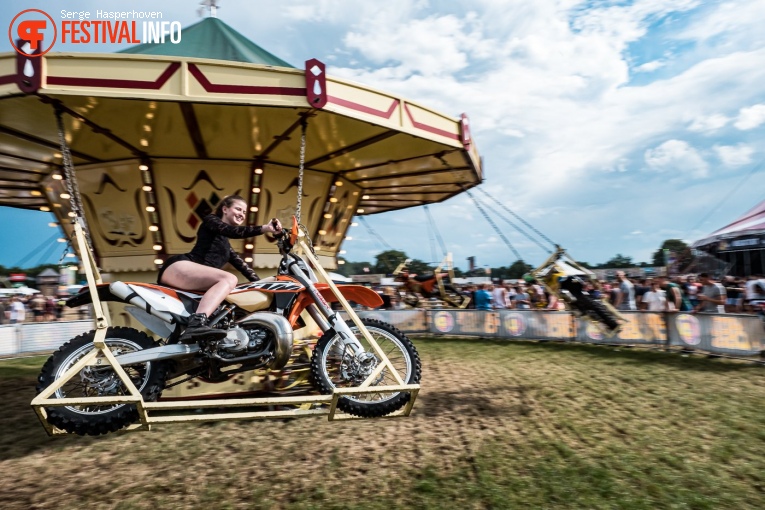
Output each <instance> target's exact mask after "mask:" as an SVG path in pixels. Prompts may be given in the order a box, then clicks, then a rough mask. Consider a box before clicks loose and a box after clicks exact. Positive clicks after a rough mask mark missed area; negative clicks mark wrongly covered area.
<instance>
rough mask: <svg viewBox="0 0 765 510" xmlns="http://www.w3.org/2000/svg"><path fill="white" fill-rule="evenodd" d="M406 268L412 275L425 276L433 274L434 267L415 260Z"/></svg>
mask: <svg viewBox="0 0 765 510" xmlns="http://www.w3.org/2000/svg"><path fill="white" fill-rule="evenodd" d="M406 267H407V269H409V272H410V273H414V274H425V273H432V272H433V266H431V265H429V264H428V263H427V262H423V261H422V260H420V259H413V260H412V261H411V262H410V263H409V264H407V266H406ZM394 269H395V268H394Z"/></svg>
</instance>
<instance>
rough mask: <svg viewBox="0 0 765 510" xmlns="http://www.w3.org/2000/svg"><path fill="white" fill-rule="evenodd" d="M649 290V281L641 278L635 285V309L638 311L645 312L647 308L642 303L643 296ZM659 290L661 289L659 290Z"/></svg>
mask: <svg viewBox="0 0 765 510" xmlns="http://www.w3.org/2000/svg"><path fill="white" fill-rule="evenodd" d="M649 290H651V279H650V278H641V279H640V280H638V283H637V285H635V307H636V308H637V309H638V310H647V309H648V306H647V305H646V304H645V303H643V294H645V293H646V292H648V291H649ZM660 290H661V289H660Z"/></svg>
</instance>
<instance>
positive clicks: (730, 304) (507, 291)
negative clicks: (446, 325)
mask: <svg viewBox="0 0 765 510" xmlns="http://www.w3.org/2000/svg"><path fill="white" fill-rule="evenodd" d="M585 290H586V291H587V292H588V293H589V294H590V295H591V296H592V297H594V298H595V299H599V300H602V301H606V302H608V303H610V304H611V305H613V306H614V307H615V308H616V309H617V310H625V311H628V310H635V311H651V312H657V311H684V312H692V313H695V312H706V313H754V312H756V311H757V310H756V307H757V306H758V305H759V304H765V278H764V277H763V276H762V275H751V276H749V277H748V278H739V277H733V276H726V277H724V278H723V279H722V281H717V280H715V279H714V278H712V277H711V276H710V275H709V274H707V273H701V274H698V275H685V276H675V277H672V278H670V277H666V276H660V277H656V278H641V279H633V278H630V277H629V276H628V275H626V274H625V273H624V272H621V271H620V272H618V273H617V274H616V281H614V282H609V281H599V282H597V285H596V284H595V283H593V282H590V281H588V282H586V287H585ZM462 292H463V294H464V295H466V296H470V298H471V301H470V304H469V305H468V308H473V309H477V310H502V309H518V310H524V309H532V310H562V309H563V308H564V306H563V303H561V302H560V301H559V300H558V299H557V296H555V294H551V293H550V292H549V291H548V290H547V289H546V288H545V287H544V286H543V285H541V284H539V283H537V282H535V281H531V282H525V281H514V282H497V283H481V284H477V285H468V286H466V287H465V288H463V289H462Z"/></svg>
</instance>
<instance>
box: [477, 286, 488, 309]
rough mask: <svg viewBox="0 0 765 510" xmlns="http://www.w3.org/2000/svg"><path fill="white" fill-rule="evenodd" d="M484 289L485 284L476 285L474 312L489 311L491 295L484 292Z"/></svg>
mask: <svg viewBox="0 0 765 510" xmlns="http://www.w3.org/2000/svg"><path fill="white" fill-rule="evenodd" d="M486 287H487V285H486V284H485V283H481V284H479V285H478V290H477V291H476V292H475V309H476V310H491V294H490V293H489V291H488V290H486Z"/></svg>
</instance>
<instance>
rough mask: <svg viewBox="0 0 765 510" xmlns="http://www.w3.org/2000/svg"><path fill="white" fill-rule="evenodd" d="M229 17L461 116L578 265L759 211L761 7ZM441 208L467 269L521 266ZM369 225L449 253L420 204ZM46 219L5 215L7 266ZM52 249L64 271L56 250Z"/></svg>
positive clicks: (265, 12)
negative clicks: (472, 259)
mask: <svg viewBox="0 0 765 510" xmlns="http://www.w3.org/2000/svg"><path fill="white" fill-rule="evenodd" d="M220 4H221V8H220V10H219V11H218V15H219V18H221V19H222V20H223V21H225V22H226V23H228V24H229V25H231V26H233V27H234V28H235V29H236V30H238V31H240V32H241V33H242V34H244V35H245V36H247V37H249V38H250V39H251V40H253V41H254V42H256V43H257V44H259V45H261V46H262V47H264V48H265V49H267V50H268V51H270V52H272V53H274V54H276V55H278V56H280V57H281V58H283V59H284V60H286V61H288V62H291V63H293V64H294V65H296V66H298V67H299V66H300V65H301V63H302V62H304V61H305V60H307V59H309V58H313V57H316V58H319V59H320V60H323V61H324V62H326V63H327V64H328V66H329V72H330V73H331V74H333V75H336V76H339V77H343V78H346V79H350V80H354V81H358V82H361V83H364V84H367V85H371V86H373V87H377V88H380V89H382V90H386V91H390V92H393V93H396V94H400V95H402V96H404V97H407V98H409V99H412V100H416V101H418V102H421V103H423V104H425V105H427V106H430V107H433V108H435V109H437V110H439V111H442V112H444V113H448V114H452V115H454V116H458V115H459V114H460V113H462V112H466V113H467V114H468V115H469V116H470V119H471V127H472V131H473V137H474V139H475V140H476V142H477V144H478V148H479V151H480V152H481V154H482V156H483V158H484V166H485V176H486V181H485V183H484V184H483V185H482V187H483V188H484V189H485V190H487V191H488V192H489V193H490V194H492V195H493V196H495V197H497V198H498V199H500V200H502V201H503V202H504V203H505V204H506V205H507V207H509V208H510V209H512V210H513V211H514V212H516V213H517V214H519V215H520V216H521V217H523V218H525V219H526V220H527V221H528V222H530V223H531V224H532V225H534V226H535V227H536V228H537V229H538V230H540V231H541V232H543V233H544V234H546V235H547V236H548V237H550V238H551V239H552V240H553V241H555V242H557V243H559V244H561V245H562V246H564V247H566V248H567V249H568V250H569V253H570V254H571V255H572V256H574V257H575V258H577V259H579V260H584V261H587V262H590V263H597V262H604V261H606V260H608V259H609V258H611V257H613V256H614V255H616V254H617V253H621V254H623V255H627V256H630V257H632V258H633V259H634V260H636V261H650V260H651V254H652V253H653V252H654V251H655V250H656V249H657V248H658V247H659V245H660V244H661V242H662V241H663V240H665V239H669V238H680V239H683V240H685V241H687V242H689V243H690V242H692V241H694V240H696V239H698V238H701V237H703V236H704V235H705V234H707V233H709V232H711V231H713V230H716V229H717V228H719V227H721V226H723V225H725V224H727V223H728V222H730V221H732V220H733V219H735V218H736V217H738V216H739V215H740V214H742V213H743V212H745V211H746V210H748V209H749V208H751V207H752V206H753V205H755V204H756V203H758V202H760V201H761V200H763V199H764V198H765V193H763V190H765V166H764V164H763V159H764V158H765V144H763V141H765V87H763V83H765V30H763V29H762V27H763V26H765V2H763V1H762V0H734V1H703V2H702V1H698V0H644V1H639V0H638V1H632V2H629V1H618V2H616V1H615V2H610V1H589V2H587V1H578V0H559V1H552V0H534V2H529V1H527V0H501V1H500V0H471V1H449V2H436V1H425V0H390V1H388V2H362V1H359V0H299V1H291V0H284V1H282V2H265V1H247V2H245V1H244V0H239V1H236V0H221V2H220ZM104 5H105V3H104V2H97V1H85V0H70V1H69V2H66V5H64V4H63V3H61V2H58V1H52V0H47V1H45V0H40V1H37V2H34V3H33V2H28V1H22V2H18V3H16V4H14V6H15V7H14V9H4V12H3V13H2V14H0V21H1V22H2V26H7V25H8V24H9V23H10V20H11V18H12V17H13V16H14V15H15V14H16V12H17V11H21V10H23V9H25V8H32V7H36V8H41V9H44V10H46V11H48V12H51V13H57V12H58V11H59V10H60V9H61V7H62V6H63V7H65V8H66V9H69V10H90V11H95V10H96V9H98V8H101V9H103V8H105V7H104ZM120 7H121V8H133V9H147V10H161V11H162V12H163V14H164V19H167V20H178V21H180V22H181V23H182V24H183V26H187V25H189V24H192V23H194V22H196V21H197V20H198V19H199V18H198V17H197V13H196V8H197V2H188V1H183V2H181V1H166V2H162V3H157V2H154V1H143V0H136V1H129V2H121V3H120ZM10 11H14V12H10ZM5 44H6V46H8V49H10V45H9V43H8V42H6V43H5ZM117 49H120V46H117V45H114V46H100V47H89V48H88V47H83V46H81V45H79V46H75V47H69V48H67V47H65V46H63V47H62V46H57V50H69V51H106V50H108V51H114V50H117ZM734 190H735V191H734ZM475 195H477V196H480V193H476V194H475ZM728 195H730V196H728ZM726 196H728V198H727V199H725V200H723V199H724V198H725V197H726ZM495 209H496V208H495ZM431 213H432V214H433V216H434V217H435V221H436V224H437V225H438V229H439V231H440V234H441V236H442V237H443V239H444V242H445V244H446V246H447V248H448V249H449V250H450V251H452V252H453V253H454V260H455V263H456V264H457V265H459V266H462V267H465V259H466V258H467V257H468V256H471V255H472V256H476V258H477V263H478V264H479V265H480V266H484V265H489V266H501V265H509V264H511V263H512V262H513V261H514V260H515V257H514V255H513V254H512V253H511V252H510V250H509V249H508V248H507V247H506V245H505V244H504V243H503V241H502V240H501V239H500V237H499V236H498V235H497V234H496V233H495V232H494V231H493V229H492V228H491V227H490V226H489V224H488V223H487V222H486V221H485V220H484V219H483V218H482V217H481V215H480V213H479V212H478V211H477V210H476V207H475V205H474V204H473V203H472V202H471V200H470V198H468V197H467V196H466V195H464V194H463V195H460V196H457V197H455V198H452V199H451V200H449V201H447V202H444V203H441V204H436V205H432V206H431ZM366 219H367V223H368V224H369V225H371V226H372V228H373V229H374V230H375V231H377V232H378V233H379V235H380V236H381V237H382V238H384V239H385V241H386V242H387V243H388V244H389V245H391V246H393V247H394V248H396V249H401V250H403V251H405V252H406V253H407V254H408V255H409V256H411V257H416V258H420V259H423V260H426V261H432V260H434V258H440V248H435V249H433V248H431V241H430V240H429V239H430V235H429V234H428V233H427V224H428V223H427V216H426V214H425V212H424V211H422V210H421V209H409V210H405V211H401V212H394V213H385V214H382V215H374V216H369V217H367V218H366ZM49 221H51V220H50V217H49V215H47V214H45V213H36V212H26V211H19V210H14V209H8V208H4V209H0V238H2V239H3V240H4V241H6V242H3V243H2V245H1V246H0V264H3V265H12V264H16V263H18V262H19V261H20V260H22V259H23V258H25V256H26V255H27V254H29V253H33V254H35V256H37V257H38V258H39V257H42V256H43V255H44V254H45V253H44V252H45V251H48V250H47V249H46V248H45V247H42V248H38V246H39V245H40V244H41V243H43V242H44V241H45V240H46V239H48V238H50V237H51V235H52V231H53V229H51V228H50V227H48V222H49ZM496 223H497V225H498V226H499V227H500V228H501V229H502V231H503V232H504V234H505V236H506V237H507V238H508V239H509V240H510V242H511V243H512V244H513V246H514V247H515V248H516V249H517V250H518V251H519V252H520V253H521V255H522V256H523V258H524V259H525V260H526V261H527V262H530V263H532V264H536V263H538V262H541V260H543V258H544V257H545V253H544V252H543V251H542V250H541V249H540V248H539V247H538V246H537V245H536V244H535V243H532V242H531V241H529V240H528V239H526V238H525V237H524V236H522V235H521V234H520V233H518V232H517V231H515V230H514V229H513V228H512V227H510V226H509V225H508V224H507V223H505V222H504V221H503V220H502V219H497V221H496ZM351 235H352V237H353V240H352V241H347V242H346V243H345V245H344V247H343V248H344V249H345V250H346V252H347V253H346V254H345V256H346V257H347V258H348V259H349V260H354V261H361V260H373V259H374V255H375V254H376V253H379V252H380V251H382V249H383V248H382V246H381V245H380V243H379V242H378V241H377V240H376V239H375V238H374V237H373V236H371V235H369V233H368V232H367V231H366V230H365V228H364V227H363V225H360V226H358V227H355V230H353V231H352V234H351ZM9 240H12V241H13V242H12V243H11V242H7V241H9ZM54 251H55V252H54V253H52V254H51V255H50V257H49V259H50V260H51V261H54V262H56V261H58V258H59V256H60V255H61V253H60V251H61V250H60V249H58V248H56V250H54ZM434 251H435V253H436V255H435V256H434V255H433V252H434ZM36 262H37V260H35V257H32V258H31V260H30V263H36Z"/></svg>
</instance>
